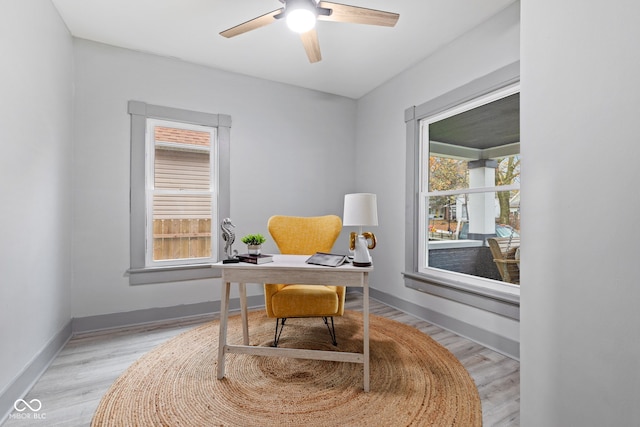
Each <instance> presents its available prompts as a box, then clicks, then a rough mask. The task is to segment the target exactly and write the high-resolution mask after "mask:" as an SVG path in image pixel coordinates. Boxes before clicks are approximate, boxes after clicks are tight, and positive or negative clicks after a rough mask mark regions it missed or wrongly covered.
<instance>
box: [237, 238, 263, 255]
mask: <svg viewBox="0 0 640 427" xmlns="http://www.w3.org/2000/svg"><path fill="white" fill-rule="evenodd" d="M266 240H267V239H265V238H264V236H263V235H262V234H247V235H246V236H244V237H243V238H242V243H244V244H246V245H247V249H248V250H249V255H260V249H261V248H262V244H263V243H264V242H265V241H266Z"/></svg>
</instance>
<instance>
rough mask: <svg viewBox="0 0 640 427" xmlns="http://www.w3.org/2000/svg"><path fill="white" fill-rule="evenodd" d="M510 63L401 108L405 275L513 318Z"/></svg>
mask: <svg viewBox="0 0 640 427" xmlns="http://www.w3.org/2000/svg"><path fill="white" fill-rule="evenodd" d="M517 65H518V64H514V65H512V66H510V67H505V69H501V70H499V71H497V72H496V73H492V74H491V75H488V76H486V77H485V78H482V79H479V80H478V81H475V82H472V83H470V84H469V85H466V86H464V87H462V88H460V89H458V90H456V91H453V92H451V93H449V94H445V95H443V96H442V97H439V98H436V99H435V100H433V101H430V102H428V103H425V104H423V105H421V106H419V107H412V108H411V109H409V110H407V112H406V119H407V120H406V122H407V153H408V157H407V160H408V171H409V172H408V180H407V197H408V200H409V201H410V203H408V209H407V220H408V223H409V224H412V226H411V227H409V228H408V230H407V236H406V239H407V245H406V248H407V262H406V270H405V273H404V276H405V283H406V284H407V286H409V287H412V288H414V289H419V290H421V291H425V292H429V293H433V294H436V295H438V296H444V297H447V298H451V299H454V300H458V301H460V302H464V303H466V304H470V305H474V306H478V307H481V308H484V309H487V310H490V311H494V312H497V313H500V314H503V315H506V316H508V317H513V318H518V317H519V295H520V291H519V256H520V239H521V236H520V217H521V210H520V197H521V194H520V179H521V177H520V166H521V164H520V122H519V116H520V114H519V113H520V108H519V104H520V103H519V100H520V95H519V84H518V73H519V69H518V68H519V67H518V66H517ZM501 256H502V257H503V258H504V259H500V258H501Z"/></svg>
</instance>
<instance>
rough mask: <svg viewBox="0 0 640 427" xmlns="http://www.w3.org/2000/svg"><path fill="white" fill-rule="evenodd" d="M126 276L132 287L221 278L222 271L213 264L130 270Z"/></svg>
mask: <svg viewBox="0 0 640 427" xmlns="http://www.w3.org/2000/svg"><path fill="white" fill-rule="evenodd" d="M126 274H127V275H128V276H129V284H130V285H150V284H153V283H167V282H182V281H185V280H198V279H212V278H216V277H221V275H220V270H219V269H213V268H211V264H192V265H172V266H162V267H142V268H130V269H129V270H127V273H126Z"/></svg>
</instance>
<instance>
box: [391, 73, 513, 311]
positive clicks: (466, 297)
mask: <svg viewBox="0 0 640 427" xmlns="http://www.w3.org/2000/svg"><path fill="white" fill-rule="evenodd" d="M519 81H520V62H519V61H517V62H514V63H511V64H509V65H507V66H505V67H502V68H500V69H498V70H496V71H494V72H492V73H489V74H487V75H485V76H483V77H480V78H478V79H477V80H474V81H472V82H470V83H468V84H466V85H463V86H461V87H459V88H457V89H454V90H452V91H450V92H448V93H445V94H443V95H441V96H438V97H436V98H434V99H432V100H430V101H427V102H425V103H424V104H421V105H419V106H412V107H409V108H407V109H406V110H405V125H406V138H407V139H406V144H407V145H406V148H407V150H406V152H407V168H406V170H407V176H406V209H405V218H406V230H405V271H404V272H403V273H402V274H403V277H404V282H405V286H407V287H408V288H411V289H415V290H418V291H421V292H426V293H429V294H432V295H436V296H439V297H442V298H447V299H451V300H453V301H457V302H460V303H463V304H466V305H470V306H473V307H477V308H480V309H483V310H486V311H489V312H493V313H497V314H500V315H503V316H505V317H508V318H512V319H516V320H519V319H520V296H519V295H514V294H512V293H507V292H502V291H500V290H495V289H487V288H482V287H479V286H476V285H473V284H471V283H466V282H465V281H464V280H459V279H451V280H449V279H447V278H442V277H441V276H435V275H429V274H428V273H422V272H420V271H419V262H418V230H419V229H420V228H419V223H418V221H419V220H420V218H419V207H420V205H419V197H420V182H419V180H420V129H419V126H420V120H422V119H425V118H427V117H431V116H434V115H436V114H439V113H442V112H444V111H447V110H450V109H452V108H454V107H456V106H458V105H460V104H464V103H466V102H469V101H471V100H473V99H476V98H479V97H482V96H485V95H488V94H490V93H492V92H495V91H497V90H500V89H502V88H505V87H507V86H510V85H513V84H516V83H518V82H519Z"/></svg>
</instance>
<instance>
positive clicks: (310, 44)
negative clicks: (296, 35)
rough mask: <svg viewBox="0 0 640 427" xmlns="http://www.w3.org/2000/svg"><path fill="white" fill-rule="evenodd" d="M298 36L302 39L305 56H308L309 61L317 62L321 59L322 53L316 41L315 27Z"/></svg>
mask: <svg viewBox="0 0 640 427" xmlns="http://www.w3.org/2000/svg"><path fill="white" fill-rule="evenodd" d="M300 38H301V39H302V45H303V46H304V50H305V52H307V57H308V58H309V62H311V63H312V64H313V63H314V62H318V61H320V60H321V59H322V54H321V53H320V43H319V42H318V32H317V31H316V30H315V28H314V29H313V30H311V31H307V32H306V33H302V34H300Z"/></svg>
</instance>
